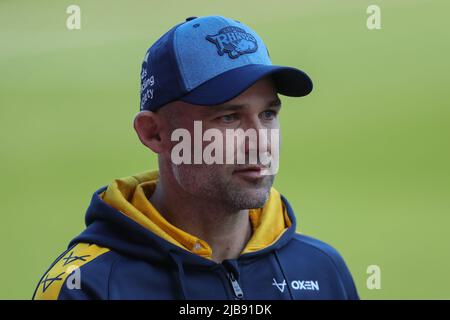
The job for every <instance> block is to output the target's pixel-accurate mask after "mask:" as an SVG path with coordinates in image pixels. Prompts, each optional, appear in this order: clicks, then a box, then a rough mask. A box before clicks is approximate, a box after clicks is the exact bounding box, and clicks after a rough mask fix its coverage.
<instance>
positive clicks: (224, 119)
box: [219, 113, 237, 123]
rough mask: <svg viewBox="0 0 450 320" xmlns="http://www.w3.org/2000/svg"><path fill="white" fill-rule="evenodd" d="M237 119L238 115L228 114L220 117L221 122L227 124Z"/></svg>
mask: <svg viewBox="0 0 450 320" xmlns="http://www.w3.org/2000/svg"><path fill="white" fill-rule="evenodd" d="M236 119H237V115H236V114H235V113H231V114H226V115H224V116H221V117H219V120H220V121H222V122H225V123H231V122H233V121H235V120H236Z"/></svg>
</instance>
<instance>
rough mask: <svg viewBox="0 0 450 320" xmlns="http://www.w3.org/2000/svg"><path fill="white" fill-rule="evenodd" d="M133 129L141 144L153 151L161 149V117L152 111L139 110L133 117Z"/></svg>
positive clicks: (162, 145) (157, 151)
mask: <svg viewBox="0 0 450 320" xmlns="http://www.w3.org/2000/svg"><path fill="white" fill-rule="evenodd" d="M134 130H136V133H137V135H138V137H139V140H141V142H142V144H144V145H145V146H147V147H148V148H149V149H150V150H152V151H153V152H155V153H161V152H162V151H163V147H164V143H163V139H162V138H161V136H162V132H161V131H162V119H161V117H160V116H159V115H158V114H157V113H155V112H152V111H147V110H144V111H140V112H139V113H138V114H137V115H136V117H135V118H134Z"/></svg>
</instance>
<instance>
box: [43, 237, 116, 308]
mask: <svg viewBox="0 0 450 320" xmlns="http://www.w3.org/2000/svg"><path fill="white" fill-rule="evenodd" d="M108 251H110V250H109V249H108V248H103V247H99V246H97V245H95V244H92V245H89V244H87V243H78V244H77V245H75V246H74V247H73V248H72V249H71V250H69V251H67V252H66V254H65V255H64V256H62V257H61V258H60V259H59V260H58V261H57V262H56V263H55V264H54V265H53V266H52V267H51V268H50V270H49V271H47V273H46V274H45V275H44V277H43V278H42V279H41V281H40V282H39V285H38V287H37V290H36V295H35V296H34V300H58V296H59V293H60V292H61V289H62V286H63V285H64V283H65V282H66V278H67V277H68V276H69V275H70V274H71V273H72V272H73V270H74V269H73V268H74V267H78V268H80V267H81V266H82V265H85V264H86V263H88V262H90V261H92V260H94V259H95V258H97V257H99V256H100V255H102V254H104V253H106V252H108Z"/></svg>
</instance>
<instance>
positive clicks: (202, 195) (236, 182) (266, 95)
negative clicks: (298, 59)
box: [166, 78, 281, 210]
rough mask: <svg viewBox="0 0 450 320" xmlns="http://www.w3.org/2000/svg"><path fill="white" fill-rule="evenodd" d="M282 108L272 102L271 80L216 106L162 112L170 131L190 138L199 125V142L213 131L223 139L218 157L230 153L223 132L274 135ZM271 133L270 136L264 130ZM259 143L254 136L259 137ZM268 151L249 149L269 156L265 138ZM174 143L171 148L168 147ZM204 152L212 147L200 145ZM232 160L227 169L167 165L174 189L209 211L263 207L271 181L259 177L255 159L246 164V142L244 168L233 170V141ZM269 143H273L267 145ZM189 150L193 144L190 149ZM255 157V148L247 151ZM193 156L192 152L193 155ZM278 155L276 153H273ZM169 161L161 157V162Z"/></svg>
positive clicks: (271, 177)
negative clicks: (207, 206)
mask: <svg viewBox="0 0 450 320" xmlns="http://www.w3.org/2000/svg"><path fill="white" fill-rule="evenodd" d="M280 107H281V102H280V100H279V98H278V96H277V93H276V90H275V87H274V85H273V82H272V80H271V79H270V78H264V79H261V80H259V81H258V82H256V83H255V84H254V85H253V86H251V87H250V88H248V89H247V90H246V91H244V92H243V93H242V94H240V95H239V96H237V97H235V98H234V99H232V100H230V101H228V102H226V103H224V104H223V105H217V106H198V105H191V104H187V103H177V104H175V105H173V106H171V108H172V109H176V110H167V111H168V114H169V113H170V114H172V117H173V118H172V120H171V121H170V123H171V125H170V126H171V129H172V130H171V131H173V130H175V129H179V128H184V129H187V130H188V131H189V132H190V135H191V137H194V121H201V124H202V136H203V132H205V131H206V130H208V129H217V130H219V131H220V132H221V133H222V136H223V137H224V141H223V155H224V159H225V155H226V153H227V150H228V148H230V141H226V136H227V133H226V132H227V130H228V132H231V131H230V130H229V129H232V130H236V129H242V130H244V131H246V130H248V129H251V130H255V131H256V132H257V133H258V132H259V130H260V129H279V122H278V112H279V110H280ZM265 131H266V132H270V130H265ZM258 141H259V136H258ZM266 142H267V148H264V149H265V150H260V149H259V148H260V145H259V144H258V143H256V144H254V145H253V147H256V149H257V151H258V152H257V153H259V152H264V151H266V150H268V151H269V152H270V150H271V139H270V134H269V136H268V139H267V140H266ZM177 143H178V142H172V144H171V145H172V147H173V146H174V145H176V144H177ZM202 143H203V144H202V147H203V149H204V148H205V147H206V146H207V145H208V144H211V141H203V142H202ZM231 143H232V144H233V146H234V160H235V161H233V163H232V164H230V163H229V161H224V162H222V164H217V163H213V164H205V163H204V161H202V164H193V162H191V164H174V163H173V161H171V169H172V173H173V176H174V177H175V180H176V181H177V182H178V184H179V186H180V187H181V188H182V189H183V190H185V191H186V192H187V193H189V194H191V195H193V196H195V197H197V198H199V199H201V200H204V201H208V202H209V203H211V204H212V205H213V206H214V205H221V206H225V207H227V208H230V209H232V210H242V209H250V208H260V207H262V206H263V205H264V204H265V202H266V200H267V198H268V196H269V193H270V188H271V187H272V184H273V180H274V175H262V174H261V164H260V160H258V159H259V158H257V160H256V161H257V163H256V164H255V163H254V162H253V164H250V163H249V158H248V154H249V151H250V148H249V146H250V145H249V141H248V140H246V144H245V145H244V146H245V149H241V150H245V154H246V157H245V163H244V164H237V163H236V162H237V160H236V154H237V151H238V150H239V147H240V146H239V145H238V144H237V141H235V140H234V139H233V140H232V142H231ZM272 143H273V142H272ZM192 144H193V143H192ZM251 149H252V150H253V151H255V148H251ZM192 152H194V150H193V149H192ZM275 152H278V150H275ZM167 156H169V155H168V154H166V157H167Z"/></svg>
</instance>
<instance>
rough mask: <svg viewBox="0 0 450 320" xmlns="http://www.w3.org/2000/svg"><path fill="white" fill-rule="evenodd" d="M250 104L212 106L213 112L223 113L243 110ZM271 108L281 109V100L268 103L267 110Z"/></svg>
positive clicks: (277, 99)
mask: <svg viewBox="0 0 450 320" xmlns="http://www.w3.org/2000/svg"><path fill="white" fill-rule="evenodd" d="M247 107H248V104H226V103H225V104H220V105H217V106H212V107H211V110H212V111H214V112H223V111H236V110H239V109H242V108H247ZM270 107H277V108H280V107H281V100H280V99H279V98H276V99H274V100H272V101H270V102H269V103H267V105H266V108H270Z"/></svg>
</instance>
